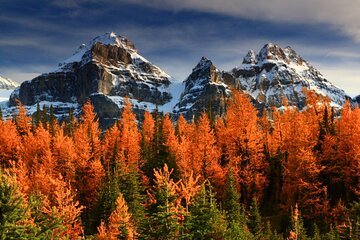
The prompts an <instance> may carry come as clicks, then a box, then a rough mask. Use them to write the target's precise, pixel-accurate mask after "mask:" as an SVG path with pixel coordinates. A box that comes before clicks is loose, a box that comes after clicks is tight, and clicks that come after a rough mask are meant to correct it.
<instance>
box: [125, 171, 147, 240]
mask: <svg viewBox="0 0 360 240" xmlns="http://www.w3.org/2000/svg"><path fill="white" fill-rule="evenodd" d="M119 186H120V191H121V193H122V194H123V196H124V199H125V201H126V202H127V203H128V207H129V212H130V213H131V215H132V219H133V221H134V226H135V228H136V232H137V233H138V234H142V232H143V230H144V228H145V226H144V225H145V224H146V221H145V200H146V197H145V195H144V192H145V189H144V187H143V186H142V185H141V180H140V176H139V173H137V172H136V170H135V169H133V168H132V169H130V172H128V173H125V174H124V175H123V176H121V177H120V183H119Z"/></svg>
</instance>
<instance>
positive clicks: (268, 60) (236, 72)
mask: <svg viewBox="0 0 360 240" xmlns="http://www.w3.org/2000/svg"><path fill="white" fill-rule="evenodd" d="M185 85H186V86H185V91H184V92H183V93H182V95H181V98H180V101H179V103H178V104H177V105H176V106H175V108H174V111H173V113H174V114H175V116H177V115H179V114H183V115H184V116H185V118H186V119H187V120H191V119H192V118H193V116H195V117H196V116H198V115H199V114H200V113H201V111H206V110H209V107H210V108H211V111H212V113H213V114H220V115H221V114H222V113H223V112H224V109H225V103H226V99H227V98H229V97H231V95H232V91H233V89H236V90H238V91H242V92H243V93H245V94H248V95H249V99H250V100H251V101H252V103H253V104H254V105H255V106H256V107H257V108H258V109H259V110H260V109H263V108H268V107H281V106H282V99H283V98H284V97H286V99H287V100H288V103H289V104H290V105H292V106H297V107H298V108H299V109H302V108H303V107H304V106H305V101H306V99H305V96H304V93H303V92H302V89H303V88H305V89H310V90H314V91H315V92H316V93H317V94H319V95H322V96H328V97H329V98H330V100H331V105H332V106H334V107H337V108H339V107H341V106H342V105H343V104H344V103H345V101H346V100H347V99H350V97H349V96H348V95H346V93H345V92H344V91H343V90H341V89H339V88H337V87H336V86H334V85H333V84H332V83H330V82H329V81H328V80H326V79H325V78H324V77H323V75H322V74H321V73H320V72H319V71H318V70H317V69H315V68H314V67H313V66H312V65H311V64H310V63H308V62H307V61H306V60H304V59H303V58H302V57H301V56H299V55H298V54H297V53H296V52H295V51H294V50H293V49H291V48H290V47H286V48H284V49H282V48H281V47H279V46H277V45H275V44H272V43H268V44H266V45H265V46H264V47H263V48H262V49H261V50H260V51H259V53H258V54H256V53H255V51H253V50H250V51H249V52H248V53H247V54H246V56H245V57H244V59H243V61H242V64H241V65H240V66H239V67H235V68H233V69H232V70H231V71H228V72H225V71H220V70H219V69H217V68H216V67H215V66H214V65H213V64H212V62H211V61H210V60H208V59H206V58H202V59H201V61H200V62H199V63H198V64H197V66H196V67H195V68H194V69H193V71H192V73H191V74H190V76H189V77H188V78H187V79H186V80H185Z"/></svg>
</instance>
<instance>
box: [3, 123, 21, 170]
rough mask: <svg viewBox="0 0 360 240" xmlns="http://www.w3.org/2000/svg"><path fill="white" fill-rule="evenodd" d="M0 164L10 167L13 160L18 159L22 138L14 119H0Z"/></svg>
mask: <svg viewBox="0 0 360 240" xmlns="http://www.w3.org/2000/svg"><path fill="white" fill-rule="evenodd" d="M0 136H1V137H0V166H2V167H3V168H5V167H9V166H10V162H11V161H15V162H16V161H18V159H19V152H20V147H21V145H19V143H20V142H21V138H20V137H19V135H18V134H17V131H16V126H15V124H14V122H12V121H9V120H8V121H5V122H3V121H0Z"/></svg>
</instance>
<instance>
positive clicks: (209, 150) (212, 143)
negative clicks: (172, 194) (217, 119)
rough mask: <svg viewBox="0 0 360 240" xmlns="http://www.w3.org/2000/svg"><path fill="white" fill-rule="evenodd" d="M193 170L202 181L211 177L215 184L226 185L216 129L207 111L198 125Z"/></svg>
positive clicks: (212, 182)
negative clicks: (212, 127) (211, 125)
mask: <svg viewBox="0 0 360 240" xmlns="http://www.w3.org/2000/svg"><path fill="white" fill-rule="evenodd" d="M193 144H194V145H195V146H196V150H195V149H194V162H193V166H192V167H193V172H194V174H195V176H200V179H201V180H202V181H204V180H206V179H209V180H210V182H211V184H212V185H214V186H218V187H220V186H224V180H225V175H224V173H223V169H222V168H221V166H220V154H221V153H220V150H219V149H218V147H217V145H216V139H215V134H214V130H213V129H211V127H210V121H209V118H208V116H207V114H206V113H202V114H201V116H200V119H199V122H198V124H197V127H196V133H195V138H194V143H193Z"/></svg>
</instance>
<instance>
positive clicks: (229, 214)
mask: <svg viewBox="0 0 360 240" xmlns="http://www.w3.org/2000/svg"><path fill="white" fill-rule="evenodd" d="M225 187H226V189H225V205H224V206H225V211H226V220H227V223H228V231H227V234H226V238H227V239H250V238H252V235H251V233H250V232H249V230H248V228H247V226H246V216H245V210H244V208H243V207H242V206H241V205H240V203H239V202H240V196H239V194H238V191H237V190H236V185H235V179H234V175H233V172H232V170H231V169H230V171H229V173H228V174H227V176H226V186H225Z"/></svg>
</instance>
